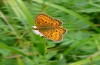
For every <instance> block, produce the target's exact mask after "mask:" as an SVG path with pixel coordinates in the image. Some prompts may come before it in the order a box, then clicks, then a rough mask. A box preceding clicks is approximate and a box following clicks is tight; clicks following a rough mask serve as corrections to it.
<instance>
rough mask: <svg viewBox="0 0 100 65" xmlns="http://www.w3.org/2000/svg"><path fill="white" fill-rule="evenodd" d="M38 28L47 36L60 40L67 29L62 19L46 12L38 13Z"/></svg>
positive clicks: (36, 21) (36, 22)
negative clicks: (63, 25)
mask: <svg viewBox="0 0 100 65" xmlns="http://www.w3.org/2000/svg"><path fill="white" fill-rule="evenodd" d="M35 24H36V27H37V28H36V29H37V30H38V31H39V32H40V33H41V34H42V35H43V36H44V37H46V38H48V39H50V40H53V41H60V40H61V39H62V35H63V34H64V33H65V32H66V30H65V29H64V28H63V27H62V26H61V25H62V23H61V21H59V20H57V19H54V18H52V17H50V16H48V15H46V14H38V15H37V17H36V20H35Z"/></svg>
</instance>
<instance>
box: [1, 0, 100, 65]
mask: <svg viewBox="0 0 100 65" xmlns="http://www.w3.org/2000/svg"><path fill="white" fill-rule="evenodd" d="M40 13H45V14H47V15H49V16H51V17H53V18H56V19H58V20H61V21H62V22H63V25H62V26H63V27H64V28H65V29H67V30H68V32H67V33H65V34H64V35H63V39H62V40H61V41H60V42H54V41H51V40H49V39H46V38H43V37H40V36H39V35H36V34H34V33H33V31H32V30H33V29H32V26H34V25H35V18H36V16H37V15H38V14H40ZM0 65H100V0H0Z"/></svg>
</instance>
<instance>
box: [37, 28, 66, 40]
mask: <svg viewBox="0 0 100 65" xmlns="http://www.w3.org/2000/svg"><path fill="white" fill-rule="evenodd" d="M39 31H40V32H41V34H43V35H44V36H45V37H47V38H49V39H51V40H54V41H60V40H61V39H62V34H64V33H65V32H66V30H65V29H63V28H62V27H58V28H55V29H50V30H45V31H44V30H39Z"/></svg>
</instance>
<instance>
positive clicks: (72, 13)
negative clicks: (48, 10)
mask: <svg viewBox="0 0 100 65" xmlns="http://www.w3.org/2000/svg"><path fill="white" fill-rule="evenodd" d="M33 1H35V2H37V3H41V4H43V1H40V0H33ZM44 4H45V5H48V6H51V7H53V8H56V9H59V10H60V11H63V12H65V13H68V14H70V15H73V16H75V17H77V18H79V19H82V20H83V21H84V22H86V23H87V24H89V25H90V26H91V27H92V28H93V29H94V30H96V31H97V32H100V29H99V28H97V27H96V26H95V25H94V24H93V23H92V22H90V21H88V20H87V19H85V17H83V16H81V15H80V14H78V13H76V12H74V11H72V10H70V9H67V8H64V7H62V6H59V5H56V4H53V3H49V2H45V3H44Z"/></svg>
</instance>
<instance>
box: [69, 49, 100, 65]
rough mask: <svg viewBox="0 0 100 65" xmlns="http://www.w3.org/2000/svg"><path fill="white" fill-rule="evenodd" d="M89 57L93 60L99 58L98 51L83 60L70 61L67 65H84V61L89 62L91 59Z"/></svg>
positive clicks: (99, 53)
mask: <svg viewBox="0 0 100 65" xmlns="http://www.w3.org/2000/svg"><path fill="white" fill-rule="evenodd" d="M90 58H92V59H93V60H100V51H98V52H96V53H95V54H93V55H91V56H90V57H88V58H86V59H84V60H81V61H77V62H74V63H71V64H69V65H80V64H82V65H84V64H86V63H90V61H91V60H90ZM93 62H94V61H93Z"/></svg>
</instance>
